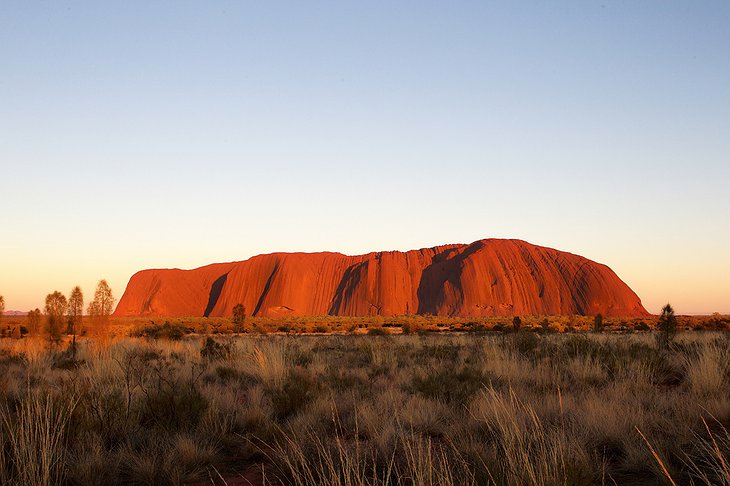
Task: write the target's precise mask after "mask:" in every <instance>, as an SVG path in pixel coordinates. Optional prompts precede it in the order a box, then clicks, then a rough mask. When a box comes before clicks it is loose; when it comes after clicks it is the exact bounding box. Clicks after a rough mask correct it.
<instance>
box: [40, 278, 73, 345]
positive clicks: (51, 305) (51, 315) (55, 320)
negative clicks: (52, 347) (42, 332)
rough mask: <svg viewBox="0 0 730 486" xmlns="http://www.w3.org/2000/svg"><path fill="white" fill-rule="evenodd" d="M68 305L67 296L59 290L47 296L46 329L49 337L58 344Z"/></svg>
mask: <svg viewBox="0 0 730 486" xmlns="http://www.w3.org/2000/svg"><path fill="white" fill-rule="evenodd" d="M67 307H68V301H67V300H66V297H65V296H64V295H63V294H62V293H61V292H59V291H58V290H56V291H55V292H53V293H52V294H48V295H47V296H46V308H45V311H46V319H47V321H46V330H47V331H48V339H49V340H50V341H51V343H53V344H58V343H59V342H60V341H61V326H62V322H63V316H64V315H65V314H66V308H67Z"/></svg>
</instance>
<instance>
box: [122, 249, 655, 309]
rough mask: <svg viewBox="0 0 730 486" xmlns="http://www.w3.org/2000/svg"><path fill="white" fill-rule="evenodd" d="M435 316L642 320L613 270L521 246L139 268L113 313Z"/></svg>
mask: <svg viewBox="0 0 730 486" xmlns="http://www.w3.org/2000/svg"><path fill="white" fill-rule="evenodd" d="M239 303H241V304H243V305H244V306H245V308H246V313H247V314H248V315H255V316H276V315H293V316H303V315H304V316H307V315H311V316H315V315H338V316H370V315H383V316H392V315H404V314H433V315H441V316H510V315H558V314H583V315H594V314H598V313H602V314H603V315H604V316H626V317H631V316H644V315H647V314H648V313H647V311H646V310H645V309H644V307H643V306H642V305H641V300H640V299H639V297H638V296H637V295H636V294H635V293H634V292H633V291H632V290H631V289H630V288H629V287H628V286H627V285H626V284H625V283H624V282H623V281H621V279H619V278H618V276H616V274H615V273H614V272H613V271H612V270H611V269H610V268H608V267H607V266H606V265H602V264H600V263H596V262H593V261H591V260H588V259H586V258H583V257H581V256H578V255H573V254H571V253H566V252H562V251H558V250H554V249H551V248H545V247H541V246H536V245H532V244H530V243H527V242H524V241H520V240H501V239H486V240H480V241H476V242H474V243H472V244H469V245H444V246H436V247H433V248H424V249H421V250H413V251H407V252H399V251H383V252H377V253H368V254H367V255H358V256H347V255H343V254H340V253H329V252H324V253H272V254H268V255H259V256H255V257H252V258H249V259H248V260H245V261H241V262H232V263H218V264H213V265H207V266H205V267H200V268H196V269H193V270H179V269H165V270H142V271H140V272H138V273H136V274H135V275H134V276H132V278H131V279H130V281H129V284H128V285H127V289H126V290H125V292H124V295H123V296H122V298H121V300H120V301H119V305H118V306H117V309H116V311H115V313H114V315H116V316H164V317H175V316H231V314H232V311H233V307H234V306H235V305H236V304H239Z"/></svg>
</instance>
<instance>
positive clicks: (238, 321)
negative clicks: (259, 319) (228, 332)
mask: <svg viewBox="0 0 730 486" xmlns="http://www.w3.org/2000/svg"><path fill="white" fill-rule="evenodd" d="M245 321H246V308H245V307H244V306H243V304H236V305H235V306H234V307H233V332H235V333H240V332H243V331H244V323H245Z"/></svg>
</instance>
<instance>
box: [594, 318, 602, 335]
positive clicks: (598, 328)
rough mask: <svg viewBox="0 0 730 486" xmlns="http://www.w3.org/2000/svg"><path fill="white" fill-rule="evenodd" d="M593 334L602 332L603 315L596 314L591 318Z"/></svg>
mask: <svg viewBox="0 0 730 486" xmlns="http://www.w3.org/2000/svg"><path fill="white" fill-rule="evenodd" d="M593 332H603V315H602V314H596V317H594V318H593Z"/></svg>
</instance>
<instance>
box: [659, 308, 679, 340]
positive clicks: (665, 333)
mask: <svg viewBox="0 0 730 486" xmlns="http://www.w3.org/2000/svg"><path fill="white" fill-rule="evenodd" d="M657 330H658V331H659V334H658V335H657V341H658V343H659V347H660V348H661V349H663V350H667V349H669V345H670V344H671V343H672V341H673V340H674V336H675V335H676V334H677V317H676V316H675V315H674V309H673V308H672V306H671V305H670V304H667V305H665V306H664V307H662V315H661V316H659V322H657Z"/></svg>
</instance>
